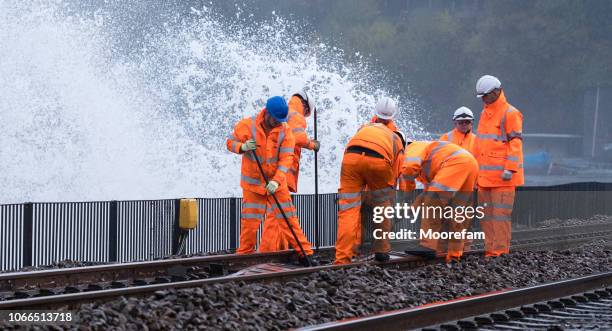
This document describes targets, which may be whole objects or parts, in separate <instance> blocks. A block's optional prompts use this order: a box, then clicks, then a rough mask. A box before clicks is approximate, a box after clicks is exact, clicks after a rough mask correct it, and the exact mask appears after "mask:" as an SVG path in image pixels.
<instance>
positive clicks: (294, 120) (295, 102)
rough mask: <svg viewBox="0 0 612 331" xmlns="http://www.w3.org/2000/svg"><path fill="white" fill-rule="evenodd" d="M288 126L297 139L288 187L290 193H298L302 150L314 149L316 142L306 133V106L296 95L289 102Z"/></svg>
mask: <svg viewBox="0 0 612 331" xmlns="http://www.w3.org/2000/svg"><path fill="white" fill-rule="evenodd" d="M287 117H288V119H287V124H289V126H290V127H291V132H293V136H294V137H295V149H294V150H293V155H294V156H293V164H292V166H291V168H290V169H289V173H288V174H287V186H289V191H291V192H297V186H298V176H299V173H300V157H301V155H302V148H306V149H314V142H313V141H312V139H310V138H309V137H308V134H307V133H306V118H305V117H304V105H303V104H302V99H301V98H300V97H299V96H297V95H294V96H293V97H291V99H290V100H289V115H288V116H287Z"/></svg>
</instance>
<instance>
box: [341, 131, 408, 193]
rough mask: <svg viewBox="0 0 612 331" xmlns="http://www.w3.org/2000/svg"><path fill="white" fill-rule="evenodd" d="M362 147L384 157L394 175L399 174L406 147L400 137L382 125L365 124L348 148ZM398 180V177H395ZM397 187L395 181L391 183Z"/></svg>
mask: <svg viewBox="0 0 612 331" xmlns="http://www.w3.org/2000/svg"><path fill="white" fill-rule="evenodd" d="M351 146H361V147H365V148H368V149H371V150H373V151H375V152H377V153H378V154H380V155H382V156H383V157H384V158H385V160H386V161H387V162H388V163H389V165H390V166H391V167H392V169H393V173H394V174H399V171H400V166H401V162H402V158H401V156H402V155H403V154H402V153H403V151H404V146H403V145H402V140H401V139H400V137H399V136H398V135H397V134H395V132H393V131H391V130H390V129H389V128H388V127H387V126H385V125H384V124H382V123H367V124H364V125H363V126H362V127H361V128H360V129H359V131H357V133H356V134H355V135H354V136H353V138H351V140H350V141H349V142H348V144H347V145H346V148H349V147H351ZM395 178H397V176H395ZM389 185H390V186H392V187H395V180H394V181H393V182H392V183H389Z"/></svg>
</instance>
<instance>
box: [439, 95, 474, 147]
mask: <svg viewBox="0 0 612 331" xmlns="http://www.w3.org/2000/svg"><path fill="white" fill-rule="evenodd" d="M473 122H474V114H473V113H472V111H471V110H470V109H469V108H468V107H459V108H458V109H457V110H455V113H454V114H453V123H454V125H455V127H454V128H453V129H452V130H451V131H449V132H447V133H445V134H443V135H442V136H441V137H440V139H439V140H441V141H450V142H452V143H453V144H455V145H458V146H461V148H463V149H465V150H466V151H468V152H470V153H472V155H474V143H475V142H476V135H475V134H474V133H473V132H472V126H473Z"/></svg>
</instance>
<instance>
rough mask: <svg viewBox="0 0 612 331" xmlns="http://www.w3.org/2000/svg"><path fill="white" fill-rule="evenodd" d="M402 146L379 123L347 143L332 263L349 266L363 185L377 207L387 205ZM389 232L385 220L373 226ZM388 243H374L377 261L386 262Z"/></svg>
mask: <svg viewBox="0 0 612 331" xmlns="http://www.w3.org/2000/svg"><path fill="white" fill-rule="evenodd" d="M403 149H404V146H403V143H402V140H401V138H400V136H399V135H398V134H396V133H394V132H393V131H391V130H390V129H389V128H388V127H386V126H385V125H383V124H380V123H368V124H366V125H364V126H362V127H361V128H360V129H359V131H357V133H356V134H355V136H353V138H351V140H350V141H349V143H348V145H347V148H346V151H345V153H344V157H343V159H342V169H341V173H340V189H339V190H338V192H339V195H338V196H339V203H338V204H339V206H338V238H337V240H336V260H335V262H334V263H335V264H346V263H350V262H351V260H352V258H353V257H354V256H355V255H356V250H357V249H358V244H359V243H360V241H361V239H360V238H361V202H362V194H363V191H364V189H365V187H366V186H367V188H368V190H369V191H368V193H369V194H370V196H371V197H373V199H374V200H375V203H376V204H377V205H380V206H386V205H389V204H390V203H391V201H390V199H391V197H392V195H393V194H394V192H395V191H394V190H393V187H394V184H395V181H396V175H397V172H398V171H399V165H400V162H401V155H402V152H403ZM377 226H378V227H379V228H382V230H383V231H389V230H390V228H391V224H390V222H389V221H388V220H385V221H383V222H382V223H381V224H377ZM390 250H391V246H390V245H389V242H388V240H375V241H374V252H375V259H376V260H377V261H387V260H389V253H388V252H389V251H390Z"/></svg>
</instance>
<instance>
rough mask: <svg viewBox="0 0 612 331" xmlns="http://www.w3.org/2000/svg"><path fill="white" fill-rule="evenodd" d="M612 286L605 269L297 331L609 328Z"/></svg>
mask: <svg viewBox="0 0 612 331" xmlns="http://www.w3.org/2000/svg"><path fill="white" fill-rule="evenodd" d="M611 285H612V272H606V273H600V274H595V275H590V276H585V277H579V278H575V279H570V280H563V281H558V282H553V283H548V284H543V285H537V286H531V287H527V288H520V289H509V290H504V291H498V292H494V293H488V294H483V295H478V296H473V297H466V298H460V299H456V300H451V301H448V302H439V303H433V304H427V305H424V306H420V307H415V308H408V309H401V310H396V311H389V312H384V313H381V314H378V315H374V316H367V317H362V318H352V319H349V320H345V321H338V322H331V323H325V324H320V325H314V326H309V327H304V328H301V329H299V330H302V331H315V330H316V331H322V330H326V331H329V330H373V329H385V330H389V331H391V330H409V329H416V328H423V329H424V330H476V329H478V330H525V329H530V330H532V329H543V330H547V329H549V328H550V327H553V326H559V324H562V323H569V324H570V325H572V323H573V325H582V326H585V325H589V326H591V327H593V326H597V325H601V324H603V325H607V327H610V326H612V287H610V286H611ZM607 327H606V326H604V328H607Z"/></svg>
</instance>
